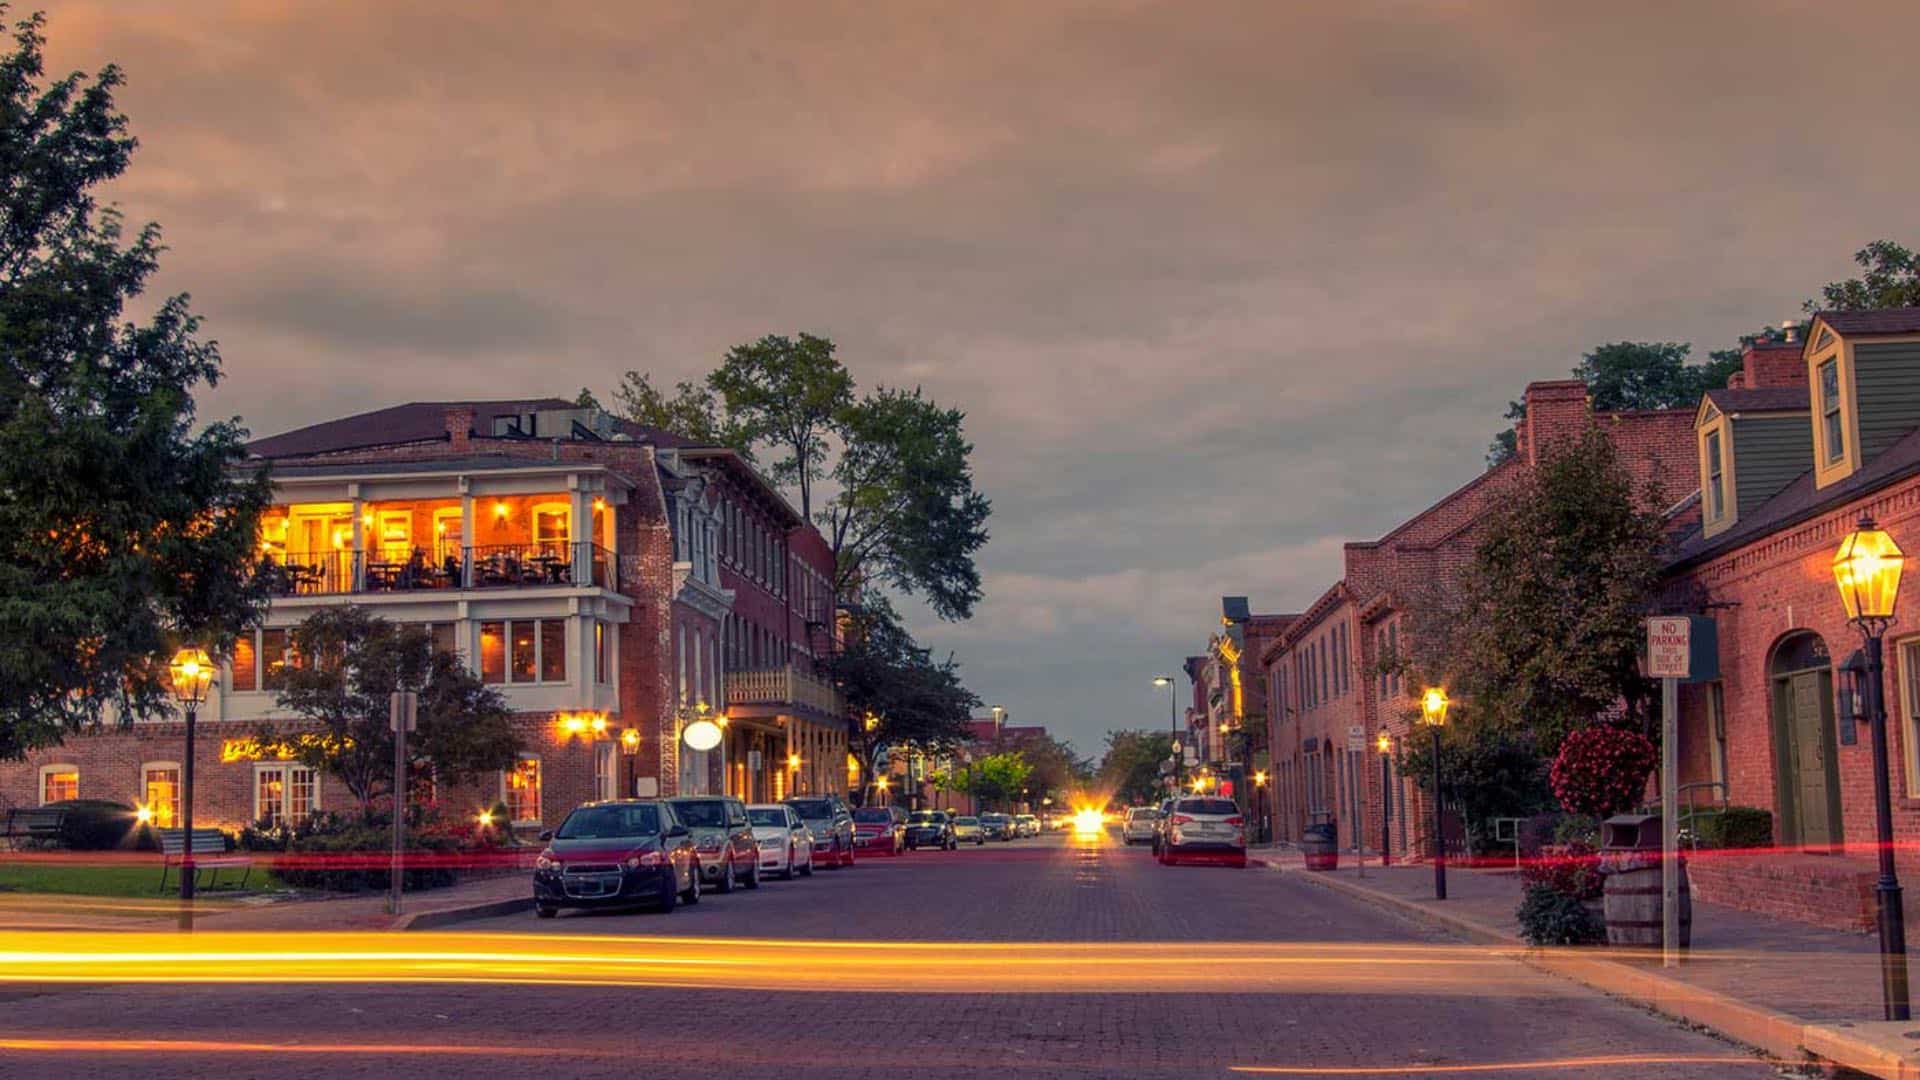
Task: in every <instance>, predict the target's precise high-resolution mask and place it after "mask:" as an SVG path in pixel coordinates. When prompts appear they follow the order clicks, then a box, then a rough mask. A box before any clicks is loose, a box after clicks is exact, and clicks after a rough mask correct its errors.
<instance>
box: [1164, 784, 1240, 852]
mask: <svg viewBox="0 0 1920 1080" xmlns="http://www.w3.org/2000/svg"><path fill="white" fill-rule="evenodd" d="M1160 861H1161V862H1163V863H1165V864H1166V865H1168V866H1172V865H1174V864H1175V863H1181V862H1218V863H1225V864H1227V865H1229V866H1245V865H1247V820H1246V818H1244V817H1242V816H1240V808H1239V807H1238V806H1236V805H1234V802H1233V800H1232V799H1221V798H1216V797H1211V796H1206V795H1191V796H1188V797H1187V798H1184V799H1175V800H1174V802H1173V807H1172V809H1171V810H1169V811H1168V813H1167V821H1166V829H1165V832H1164V833H1163V834H1162V835H1161V838H1160Z"/></svg>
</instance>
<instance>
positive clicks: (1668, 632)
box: [1647, 615, 1693, 679]
mask: <svg viewBox="0 0 1920 1080" xmlns="http://www.w3.org/2000/svg"><path fill="white" fill-rule="evenodd" d="M1692 672H1693V620H1692V619H1689V618H1687V617H1686V616H1685V615H1679V616H1664V617H1660V618H1653V619H1648V620H1647V675H1648V676H1650V677H1652V678H1655V679H1685V678H1688V677H1690V676H1691V675H1692Z"/></svg>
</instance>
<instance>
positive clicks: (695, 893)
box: [680, 859, 700, 904]
mask: <svg viewBox="0 0 1920 1080" xmlns="http://www.w3.org/2000/svg"><path fill="white" fill-rule="evenodd" d="M680 901H681V902H682V903H685V904H697V903H699V902H700V860H699V859H694V860H692V861H691V862H690V863H688V866H687V891H686V892H683V893H681V894H680Z"/></svg>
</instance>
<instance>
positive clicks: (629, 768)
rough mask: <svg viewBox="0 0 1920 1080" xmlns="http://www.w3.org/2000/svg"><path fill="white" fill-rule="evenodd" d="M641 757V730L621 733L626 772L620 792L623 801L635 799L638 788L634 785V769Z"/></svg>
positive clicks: (628, 730) (632, 729) (634, 729)
mask: <svg viewBox="0 0 1920 1080" xmlns="http://www.w3.org/2000/svg"><path fill="white" fill-rule="evenodd" d="M639 756H640V729H639V728H633V727H630V728H627V729H626V730H625V731H622V732H621V733H620V758H621V760H622V761H623V762H624V763H625V766H624V771H625V773H626V782H625V783H624V784H622V785H621V788H622V790H621V792H620V797H621V798H623V799H631V798H633V793H634V788H635V787H636V786H637V785H636V784H635V783H634V773H633V769H634V766H635V765H636V764H637V763H638V758H639Z"/></svg>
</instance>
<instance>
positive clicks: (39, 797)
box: [33, 761, 80, 806]
mask: <svg viewBox="0 0 1920 1080" xmlns="http://www.w3.org/2000/svg"><path fill="white" fill-rule="evenodd" d="M69 772H70V773H72V774H73V797H74V798H76V799H77V798H79V797H80V766H78V765H75V764H74V763H73V762H71V761H55V762H49V763H48V764H45V765H42V766H40V772H39V773H38V774H37V780H38V782H37V783H35V784H34V788H33V794H34V798H35V800H36V801H37V802H38V803H39V805H41V806H46V805H48V802H47V778H48V777H50V776H53V775H54V774H56V773H69ZM53 801H54V802H59V801H61V800H58V799H55V800H53Z"/></svg>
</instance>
